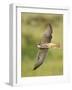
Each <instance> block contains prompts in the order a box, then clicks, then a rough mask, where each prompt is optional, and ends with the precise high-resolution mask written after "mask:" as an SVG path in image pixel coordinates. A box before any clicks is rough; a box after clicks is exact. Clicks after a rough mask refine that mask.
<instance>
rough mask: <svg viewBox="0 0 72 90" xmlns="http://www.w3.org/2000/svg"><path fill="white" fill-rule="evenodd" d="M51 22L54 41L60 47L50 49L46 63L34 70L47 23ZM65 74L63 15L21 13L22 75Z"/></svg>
mask: <svg viewBox="0 0 72 90" xmlns="http://www.w3.org/2000/svg"><path fill="white" fill-rule="evenodd" d="M47 23H51V25H52V28H53V38H52V42H54V43H59V44H60V48H51V49H49V50H48V54H47V57H46V58H45V61H44V63H43V64H42V65H41V66H40V67H39V68H38V69H37V70H35V71H33V67H34V64H35V62H36V55H37V52H38V48H37V47H36V45H37V44H38V43H39V42H40V40H41V37H42V35H43V32H44V31H45V25H46V24H47ZM62 74H63V15H62V14H43V13H26V12H22V13H21V76H22V77H31V76H54V75H62Z"/></svg>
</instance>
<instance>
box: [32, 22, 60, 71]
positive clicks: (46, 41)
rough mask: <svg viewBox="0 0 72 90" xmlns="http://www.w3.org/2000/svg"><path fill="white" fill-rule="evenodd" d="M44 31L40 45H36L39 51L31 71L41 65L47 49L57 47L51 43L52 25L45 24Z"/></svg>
mask: <svg viewBox="0 0 72 90" xmlns="http://www.w3.org/2000/svg"><path fill="white" fill-rule="evenodd" d="M45 29H46V30H45V32H44V33H43V37H42V39H41V41H40V44H39V45H37V48H39V50H38V53H37V57H36V63H35V65H34V68H33V70H36V69H37V68H38V67H40V65H42V64H43V62H44V60H45V57H46V55H47V52H48V49H49V48H51V47H59V45H57V44H54V43H51V40H52V33H53V29H52V25H51V24H47V25H46V27H45Z"/></svg>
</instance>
